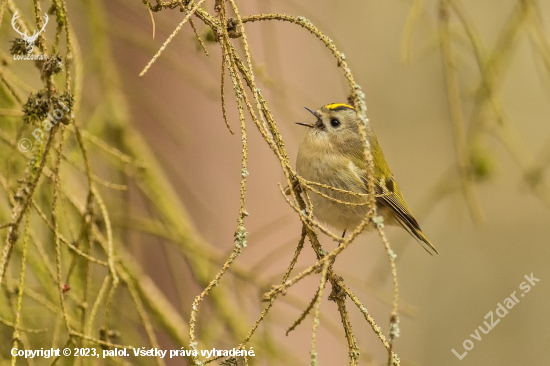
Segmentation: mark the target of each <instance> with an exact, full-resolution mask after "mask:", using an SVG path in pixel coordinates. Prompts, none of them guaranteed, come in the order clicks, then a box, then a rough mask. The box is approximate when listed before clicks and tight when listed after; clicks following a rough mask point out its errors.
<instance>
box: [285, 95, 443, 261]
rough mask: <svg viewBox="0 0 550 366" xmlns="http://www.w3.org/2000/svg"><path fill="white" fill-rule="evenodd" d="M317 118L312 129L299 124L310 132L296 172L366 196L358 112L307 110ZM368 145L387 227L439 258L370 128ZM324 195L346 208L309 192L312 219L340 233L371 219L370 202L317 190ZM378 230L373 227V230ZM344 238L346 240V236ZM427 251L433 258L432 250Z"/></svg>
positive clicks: (339, 107) (337, 106)
mask: <svg viewBox="0 0 550 366" xmlns="http://www.w3.org/2000/svg"><path fill="white" fill-rule="evenodd" d="M306 109H307V110H308V111H309V112H311V114H313V115H314V116H315V118H317V121H316V122H315V123H312V124H308V123H301V122H297V124H299V125H301V126H305V127H307V128H308V129H307V131H306V134H305V136H304V138H303V140H302V142H301V144H300V148H299V151H298V157H297V159H296V170H297V172H298V174H300V175H301V176H302V177H303V178H304V179H306V180H308V181H310V182H315V183H320V184H324V185H326V186H330V187H334V188H338V189H341V190H346V191H351V192H356V193H363V194H365V193H367V179H368V176H367V162H366V159H365V156H364V150H363V149H364V148H363V144H362V143H361V137H360V135H359V131H358V127H357V115H356V111H355V108H354V107H352V106H350V105H347V104H342V103H334V104H327V105H325V106H323V107H321V108H320V109H318V110H317V111H313V110H311V109H309V108H306ZM366 133H367V140H368V141H369V143H370V151H371V153H372V156H373V160H374V172H373V173H374V193H375V194H376V208H377V212H378V214H379V215H381V216H382V217H383V218H384V222H385V223H386V224H390V225H396V226H397V225H399V226H401V227H403V228H404V229H405V230H407V231H408V232H409V234H411V235H412V236H413V237H414V238H416V239H417V240H419V241H420V243H421V244H422V243H425V245H426V246H427V247H428V248H429V249H431V250H433V251H434V252H435V253H439V252H438V251H437V250H436V249H435V247H434V246H433V245H432V244H431V243H430V241H429V240H428V238H426V236H425V235H424V233H422V230H421V229H420V226H419V225H418V222H417V221H416V219H415V218H414V216H413V214H412V213H411V211H410V210H409V208H408V207H407V204H406V203H405V199H404V198H403V194H402V193H401V189H399V186H398V185H397V182H396V181H395V179H394V177H393V174H392V172H391V171H390V168H389V166H388V164H387V163H386V159H385V158H384V154H383V152H382V149H381V148H380V145H379V144H378V140H377V138H376V135H375V134H374V131H373V129H372V127H371V125H370V124H367V126H366ZM312 187H313V188H315V189H316V190H318V191H319V192H322V193H323V194H325V195H327V196H329V197H331V198H333V199H337V200H340V201H344V202H350V203H352V204H353V205H346V204H343V203H340V202H336V201H334V200H331V199H329V198H326V197H323V196H321V195H319V194H317V193H315V192H308V194H309V196H310V198H311V202H312V204H313V215H314V216H315V217H316V218H317V219H318V220H319V221H321V222H324V223H326V224H328V225H330V226H333V227H335V228H337V229H340V230H344V234H343V235H345V233H346V230H353V229H355V228H356V227H357V226H358V225H359V224H360V223H361V222H362V221H363V220H364V218H365V217H366V215H367V212H368V205H367V204H366V202H367V198H366V196H358V195H350V194H349V193H346V192H337V191H334V190H331V189H329V188H323V187H319V186H312ZM372 228H374V226H373V225H371V226H370V229H372ZM343 235H342V236H343ZM423 248H424V249H425V250H426V251H427V252H428V253H430V254H432V253H431V252H430V251H429V250H428V248H426V247H425V246H424V245H423Z"/></svg>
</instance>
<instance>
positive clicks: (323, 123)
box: [298, 104, 368, 154]
mask: <svg viewBox="0 0 550 366" xmlns="http://www.w3.org/2000/svg"><path fill="white" fill-rule="evenodd" d="M308 110H309V111H310V112H311V113H312V114H313V115H314V116H315V118H317V120H316V121H315V122H314V123H298V124H299V125H302V126H305V127H308V129H307V132H306V136H305V141H307V140H309V141H310V143H312V144H314V145H319V144H320V145H322V146H323V149H321V150H325V151H326V149H330V150H333V151H335V152H336V151H339V153H344V154H345V150H347V149H352V150H353V151H358V152H360V151H362V147H361V142H360V141H361V139H360V137H359V133H358V127H357V122H356V119H357V115H356V112H355V109H353V108H352V107H351V106H348V105H345V104H329V105H326V106H323V107H321V108H320V109H318V110H316V111H312V110H310V109H308ZM367 134H368V132H367Z"/></svg>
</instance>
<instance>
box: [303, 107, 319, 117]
mask: <svg viewBox="0 0 550 366" xmlns="http://www.w3.org/2000/svg"><path fill="white" fill-rule="evenodd" d="M304 108H305V109H307V111H308V112H309V113H311V114H313V115H314V116H315V118H317V119H318V118H319V115H318V114H317V112H315V111H313V110H311V109H309V108H308V107H304Z"/></svg>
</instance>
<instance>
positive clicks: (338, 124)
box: [330, 118, 340, 127]
mask: <svg viewBox="0 0 550 366" xmlns="http://www.w3.org/2000/svg"><path fill="white" fill-rule="evenodd" d="M330 125H331V126H332V127H338V126H340V121H338V118H333V119H331V120H330Z"/></svg>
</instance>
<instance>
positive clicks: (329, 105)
mask: <svg viewBox="0 0 550 366" xmlns="http://www.w3.org/2000/svg"><path fill="white" fill-rule="evenodd" d="M340 107H341V108H349V109H355V108H353V107H352V106H350V105H349V104H344V103H333V104H327V105H326V106H325V108H326V109H336V108H340Z"/></svg>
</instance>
